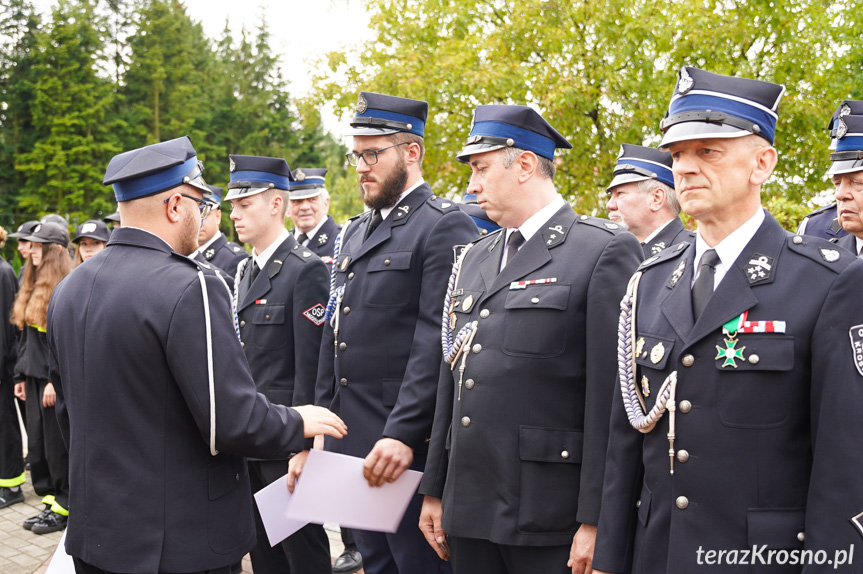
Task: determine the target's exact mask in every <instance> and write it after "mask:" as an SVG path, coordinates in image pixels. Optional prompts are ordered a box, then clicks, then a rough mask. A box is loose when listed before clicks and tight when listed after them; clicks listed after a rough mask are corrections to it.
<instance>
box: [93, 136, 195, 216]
mask: <svg viewBox="0 0 863 574" xmlns="http://www.w3.org/2000/svg"><path fill="white" fill-rule="evenodd" d="M203 170H204V165H203V164H202V163H201V162H199V161H198V156H197V154H196V153H195V148H193V147H192V140H190V139H189V136H183V137H180V138H177V139H173V140H168V141H164V142H160V143H157V144H152V145H148V146H145V147H142V148H138V149H133V150H131V151H127V152H123V153H121V154H120V155H115V156H114V157H113V158H111V161H110V162H108V167H107V168H106V170H105V179H104V180H103V181H102V183H104V184H105V185H108V184H111V185H112V186H113V187H114V196H115V197H116V198H117V201H131V200H133V199H140V198H142V197H147V196H150V195H155V194H157V193H161V192H163V191H166V190H169V189H173V188H175V187H177V186H179V185H182V184H184V183H186V184H189V185H192V186H194V187H197V188H198V189H200V190H201V191H203V192H204V193H209V190H208V189H207V184H206V183H205V182H204V178H203V177H202V172H203Z"/></svg>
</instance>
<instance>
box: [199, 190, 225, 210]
mask: <svg viewBox="0 0 863 574" xmlns="http://www.w3.org/2000/svg"><path fill="white" fill-rule="evenodd" d="M207 189H209V190H210V192H209V193H207V194H206V195H204V201H209V202H210V203H212V204H213V205H214V206H215V208H216V209H221V208H222V195H223V194H224V192H225V190H224V189H222V188H221V187H219V186H216V185H210V184H207Z"/></svg>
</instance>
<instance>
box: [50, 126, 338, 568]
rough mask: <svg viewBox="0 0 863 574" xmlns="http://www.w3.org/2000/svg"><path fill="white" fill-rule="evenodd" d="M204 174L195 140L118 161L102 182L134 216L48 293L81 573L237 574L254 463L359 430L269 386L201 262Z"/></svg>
mask: <svg viewBox="0 0 863 574" xmlns="http://www.w3.org/2000/svg"><path fill="white" fill-rule="evenodd" d="M201 170H202V165H201V164H200V162H198V160H197V157H196V154H195V150H194V148H192V144H191V142H190V141H189V139H188V137H182V138H178V139H175V140H170V141H166V142H162V143H158V144H154V145H150V146H147V147H144V148H141V149H137V150H132V151H129V152H125V153H122V154H120V155H118V156H115V157H114V158H113V159H112V160H111V162H110V163H109V164H108V169H107V171H106V176H105V181H106V182H107V183H112V184H113V186H114V193H115V195H116V196H117V200H118V201H119V202H120V212H121V214H122V217H123V223H124V224H125V225H124V226H123V227H122V228H120V229H116V230H115V231H114V232H113V233H112V235H111V239H110V241H109V242H108V246H107V247H106V248H105V249H104V250H102V252H100V253H99V254H98V255H96V256H95V257H93V258H92V259H91V260H90V261H88V262H87V264H86V265H82V266H81V267H79V268H78V269H76V270H75V271H74V272H73V273H72V274H70V275H69V276H68V277H67V278H66V280H64V281H63V282H62V283H60V285H59V286H58V287H57V288H56V289H55V290H54V294H53V296H52V298H51V304H50V308H49V311H48V344H49V347H50V351H51V368H50V373H51V380H52V381H53V382H54V383H55V385H56V387H57V407H56V409H57V418H58V420H59V423H60V427H61V429H62V430H63V434H64V439H65V440H66V443H67V444H68V445H69V453H70V458H69V462H70V474H71V479H70V486H71V495H70V506H71V508H73V509H74V510H73V511H72V512H71V513H70V518H69V521H70V522H69V530H68V533H67V537H66V551H67V552H68V553H69V554H70V555H71V556H72V557H73V559H74V561H75V567H76V571H77V572H79V573H81V572H86V573H89V572H93V573H100V574H101V573H105V572H123V573H129V574H132V573H151V572H164V573H180V572H184V573H191V572H210V573H219V574H222V573H224V574H227V572H228V571H229V570H230V565H231V564H234V563H236V562H238V561H239V560H240V559H241V558H242V557H243V556H244V555H245V554H246V553H247V552H248V551H249V550H250V549H251V548H252V546H253V545H254V541H255V530H254V519H253V515H252V497H251V494H250V492H249V475H248V472H247V465H246V459H245V458H244V457H246V456H250V457H257V458H266V459H273V458H287V457H288V456H289V455H290V453H291V452H294V451H297V450H300V449H302V447H303V444H304V438H303V437H304V435H306V436H315V435H318V434H321V433H328V434H332V435H333V436H339V435H341V434H342V433H343V432H345V430H346V429H345V427H344V425H343V423H341V421H340V420H339V419H338V417H336V416H335V415H333V414H332V413H329V412H327V411H326V410H324V409H321V408H320V407H314V406H304V407H295V408H288V407H285V406H282V405H274V404H272V403H270V401H269V400H268V399H267V398H266V397H265V396H264V395H261V394H259V393H257V392H256V389H255V382H254V381H253V380H252V374H251V372H250V371H249V366H248V363H247V362H246V358H245V355H244V354H243V349H242V348H241V346H240V342H239V340H238V337H237V333H236V331H235V329H234V326H233V321H232V318H231V311H230V305H231V304H230V294H229V293H228V290H227V289H226V287H225V285H224V283H223V282H222V281H221V280H219V279H218V278H217V277H216V276H215V275H214V274H212V272H211V271H210V270H209V269H207V268H204V267H203V264H200V263H197V262H195V261H194V260H192V259H190V258H189V257H188V255H189V254H191V253H192V252H193V251H194V250H195V248H196V246H197V235H198V230H199V228H200V225H201V219H202V217H203V216H205V215H206V212H207V211H208V210H209V209H210V205H211V204H210V203H209V202H206V201H204V199H203V197H204V195H205V194H206V193H208V190H207V188H206V187H205V184H204V183H203V180H202V177H201Z"/></svg>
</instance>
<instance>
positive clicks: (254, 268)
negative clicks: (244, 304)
mask: <svg viewBox="0 0 863 574" xmlns="http://www.w3.org/2000/svg"><path fill="white" fill-rule="evenodd" d="M260 272H261V268H260V267H258V262H257V261H255V260H254V259H252V280H251V281H249V285H251V284H252V283H254V282H255V278H256V277H257V276H258V273H260Z"/></svg>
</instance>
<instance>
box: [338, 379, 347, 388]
mask: <svg viewBox="0 0 863 574" xmlns="http://www.w3.org/2000/svg"><path fill="white" fill-rule="evenodd" d="M339 384H340V385H341V386H343V387H346V386H348V380H347V379H340V380H339Z"/></svg>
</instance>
